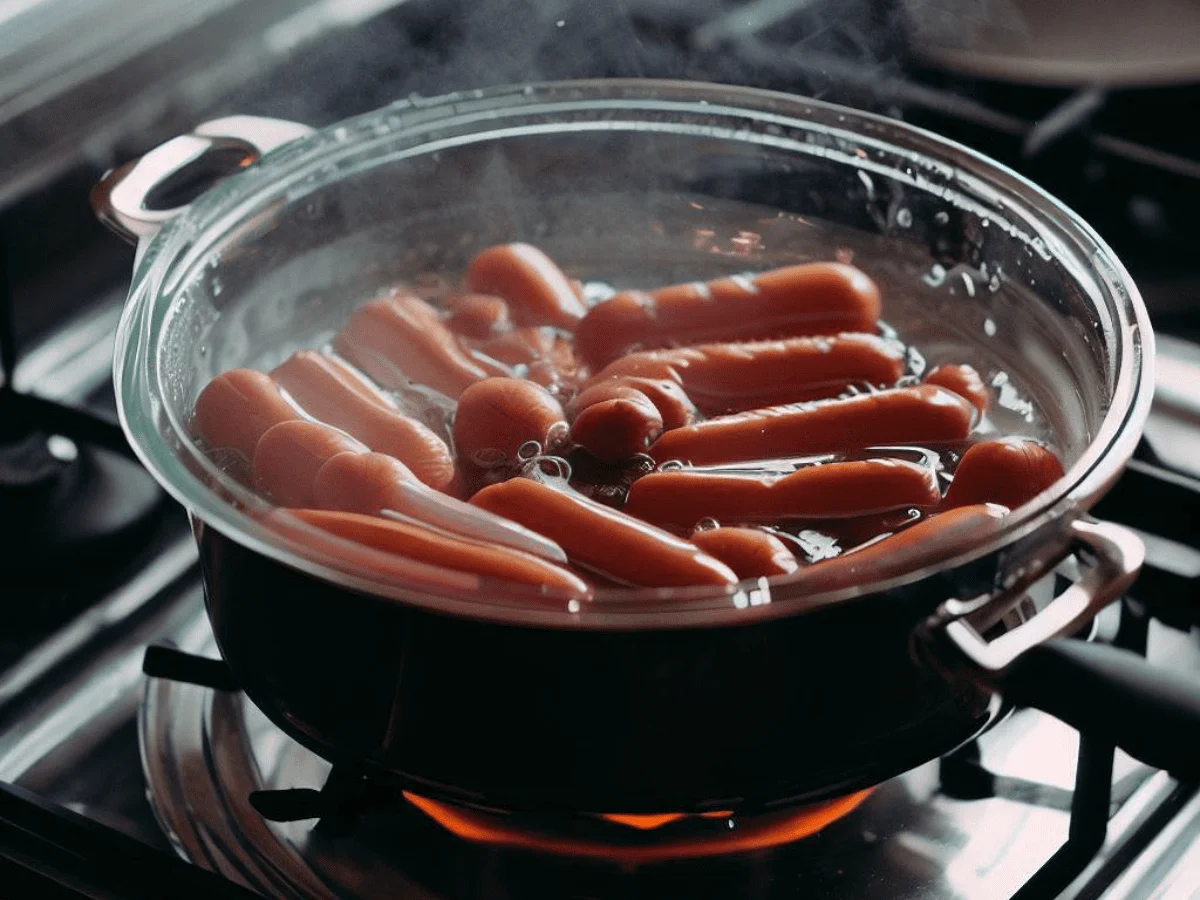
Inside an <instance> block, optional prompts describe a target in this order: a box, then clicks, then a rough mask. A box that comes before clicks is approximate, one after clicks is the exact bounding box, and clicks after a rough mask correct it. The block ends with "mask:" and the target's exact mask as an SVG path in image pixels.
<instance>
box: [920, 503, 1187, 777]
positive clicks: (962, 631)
mask: <svg viewBox="0 0 1200 900" xmlns="http://www.w3.org/2000/svg"><path fill="white" fill-rule="evenodd" d="M1071 528H1072V532H1073V537H1074V541H1075V544H1076V547H1077V549H1086V550H1088V551H1089V555H1090V556H1091V557H1093V558H1094V563H1092V564H1091V565H1090V566H1089V567H1088V569H1087V571H1086V572H1085V574H1084V575H1083V577H1082V578H1081V579H1080V580H1079V581H1078V582H1076V583H1075V584H1073V585H1071V586H1070V587H1068V588H1067V589H1066V590H1065V591H1063V593H1062V594H1060V595H1059V596H1058V597H1056V598H1055V599H1054V600H1053V601H1052V602H1051V603H1049V604H1048V605H1047V606H1046V608H1045V609H1043V610H1042V611H1041V612H1039V613H1038V614H1037V615H1036V616H1034V617H1033V618H1032V619H1030V620H1029V621H1028V622H1026V623H1024V624H1022V625H1020V626H1018V627H1017V628H1014V629H1013V630H1011V631H1009V632H1007V633H1005V634H1004V635H1002V636H1000V637H998V638H996V639H995V640H992V641H990V642H989V641H986V640H984V639H983V638H982V637H981V636H980V635H979V633H978V632H977V631H976V630H975V629H974V628H972V627H971V625H970V624H969V623H968V622H967V621H966V618H965V617H963V616H962V615H961V614H955V612H954V611H955V610H960V609H964V608H966V607H964V606H963V605H962V604H957V603H956V602H954V601H952V602H951V603H948V604H946V605H945V606H944V607H943V609H942V611H940V613H939V614H935V616H934V617H933V618H931V619H930V621H929V622H928V623H926V625H925V627H924V628H922V629H921V632H920V633H919V639H920V642H921V646H922V648H923V649H924V650H925V651H926V653H927V654H928V655H929V656H930V661H931V662H933V663H934V665H935V666H937V667H938V668H940V669H942V670H943V671H945V672H947V673H948V674H950V675H951V676H952V677H953V676H966V677H969V678H972V679H974V680H976V681H981V682H983V683H984V684H986V685H987V686H988V687H990V688H992V689H995V690H999V691H1000V692H1001V693H1002V694H1004V695H1005V697H1006V698H1007V699H1009V700H1011V701H1012V702H1014V703H1016V704H1018V705H1021V706H1031V707H1034V708H1036V709H1040V710H1042V711H1043V712H1047V713H1049V714H1050V715H1052V716H1054V717H1055V718H1058V719H1061V720H1062V721H1064V722H1066V723H1067V724H1068V725H1071V726H1072V727H1074V728H1076V729H1077V730H1079V731H1080V732H1083V733H1086V734H1089V735H1096V736H1097V737H1101V738H1104V739H1107V740H1110V741H1111V742H1112V743H1114V744H1115V745H1117V746H1118V747H1120V748H1121V749H1123V750H1125V752H1127V753H1129V754H1130V755H1131V756H1133V757H1135V758H1137V759H1139V760H1141V761H1142V762H1145V763H1147V764H1149V765H1151V766H1154V767H1155V768H1159V769H1165V770H1167V771H1168V772H1170V773H1171V774H1172V775H1174V776H1176V777H1178V778H1181V779H1183V780H1186V781H1196V780H1200V678H1197V677H1195V676H1194V675H1193V674H1191V673H1187V672H1176V671H1172V670H1169V669H1165V668H1161V667H1158V666H1152V665H1151V664H1150V663H1148V662H1147V661H1146V660H1145V659H1144V658H1142V657H1141V656H1138V655H1137V654H1136V653H1131V652H1129V651H1126V650H1120V649H1117V648H1115V647H1109V646H1103V645H1099V644H1090V643H1087V642H1084V641H1080V640H1075V639H1071V638H1064V637H1063V635H1069V634H1073V633H1076V632H1078V631H1079V629H1080V628H1082V627H1083V626H1084V625H1085V624H1086V623H1087V622H1089V621H1090V620H1091V619H1092V618H1093V617H1094V616H1095V615H1096V613H1098V612H1099V611H1100V610H1102V609H1103V608H1104V607H1106V606H1108V604H1110V603H1112V602H1113V601H1114V600H1117V599H1118V598H1119V597H1120V596H1121V595H1122V594H1123V593H1124V592H1125V591H1126V590H1127V589H1128V588H1129V586H1130V585H1131V584H1132V583H1133V581H1134V580H1135V579H1136V577H1137V574H1138V571H1139V570H1140V569H1141V565H1142V561H1143V558H1144V555H1145V548H1144V547H1143V546H1142V542H1141V540H1140V539H1139V538H1138V537H1137V535H1135V534H1134V533H1133V532H1131V531H1129V530H1128V529H1126V528H1123V527H1122V526H1120V525H1115V524H1113V523H1111V522H1096V521H1089V520H1078V521H1076V522H1074V523H1072V526H1071Z"/></svg>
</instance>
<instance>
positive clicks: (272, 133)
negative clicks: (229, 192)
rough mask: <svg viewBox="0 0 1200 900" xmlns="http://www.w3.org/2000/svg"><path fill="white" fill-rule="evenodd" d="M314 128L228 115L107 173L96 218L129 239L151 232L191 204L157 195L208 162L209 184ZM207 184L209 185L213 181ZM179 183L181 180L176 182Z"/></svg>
mask: <svg viewBox="0 0 1200 900" xmlns="http://www.w3.org/2000/svg"><path fill="white" fill-rule="evenodd" d="M312 133H313V129H312V128H310V127H308V126H307V125H301V124H299V123H298V122H288V121H286V120H283V119H269V118H263V117H260V116H226V117H225V118H221V119H213V120H212V121H210V122H205V123H204V124H202V125H200V126H198V127H197V128H196V129H195V130H194V131H192V133H191V134H183V135H179V136H178V137H174V138H171V140H169V141H167V142H166V143H163V144H160V145H159V146H157V147H155V148H154V149H153V150H151V151H150V152H149V153H147V154H145V155H144V156H140V157H138V158H137V159H134V160H131V161H129V162H127V163H125V164H124V165H122V166H118V167H117V168H115V169H112V170H110V171H108V172H106V173H105V174H104V176H103V177H102V178H101V179H100V180H99V181H98V182H97V183H96V184H95V186H94V187H93V188H92V190H91V193H90V195H89V200H90V201H91V204H92V210H93V211H94V212H95V214H96V217H97V218H98V219H99V220H100V221H101V222H103V223H104V224H105V225H106V226H108V228H109V229H110V230H112V231H113V232H115V233H116V234H117V235H118V236H119V237H121V238H123V239H124V240H126V241H128V242H129V243H131V244H136V243H137V242H138V241H139V240H142V239H143V238H147V237H150V236H151V235H153V234H154V233H155V232H156V231H158V229H160V228H161V227H162V226H163V225H165V224H166V223H167V222H168V221H170V220H171V219H173V218H174V217H175V216H177V215H179V214H180V213H181V212H183V210H184V209H186V208H187V204H186V203H184V204H182V205H177V206H173V207H169V208H155V207H156V204H155V202H154V201H155V200H156V197H157V196H158V195H161V194H163V193H165V192H166V191H168V190H169V189H170V188H171V187H172V185H173V183H175V182H180V181H183V180H185V179H187V180H188V181H189V182H190V181H191V179H190V178H188V170H194V169H197V168H198V167H199V166H200V165H201V164H204V165H206V166H207V168H206V169H205V170H204V171H203V173H196V177H197V178H199V177H200V174H203V175H204V176H205V177H206V178H208V179H209V180H210V182H211V184H215V183H216V182H217V181H220V180H221V179H222V178H225V177H228V176H229V175H232V174H234V173H235V172H238V171H241V170H242V169H244V168H246V167H247V166H251V165H253V164H254V163H256V162H258V160H259V159H261V158H262V157H263V156H265V155H266V154H268V153H270V152H271V151H272V150H274V149H276V148H277V147H282V146H283V145H284V144H289V143H291V142H292V141H294V140H297V139H299V138H302V137H306V136H307V135H310V134H312ZM211 184H209V185H208V186H211ZM177 186H178V185H177Z"/></svg>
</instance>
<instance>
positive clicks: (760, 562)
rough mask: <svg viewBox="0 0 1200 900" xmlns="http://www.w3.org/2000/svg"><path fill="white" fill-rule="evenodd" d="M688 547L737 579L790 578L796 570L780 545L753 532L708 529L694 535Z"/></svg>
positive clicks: (788, 552)
mask: <svg viewBox="0 0 1200 900" xmlns="http://www.w3.org/2000/svg"><path fill="white" fill-rule="evenodd" d="M692 543H693V544H695V545H696V546H697V547H699V548H700V549H701V550H703V551H704V552H705V553H708V554H711V555H712V556H715V557H716V558H717V559H719V560H720V561H721V562H723V563H725V565H727V566H729V568H731V569H733V571H734V573H735V574H736V575H737V577H738V578H760V577H768V578H769V577H770V576H772V575H790V574H791V573H792V572H795V571H796V570H797V569H798V568H800V564H799V563H798V562H796V557H794V556H792V553H791V551H790V550H788V548H787V546H786V545H785V544H784V543H783V541H781V540H780V539H779V538H777V537H775V535H773V534H767V532H765V531H759V530H758V529H757V528H709V529H707V530H705V531H696V532H694V533H693V534H692Z"/></svg>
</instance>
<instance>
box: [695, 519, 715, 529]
mask: <svg viewBox="0 0 1200 900" xmlns="http://www.w3.org/2000/svg"><path fill="white" fill-rule="evenodd" d="M720 527H721V523H720V522H718V521H717V520H716V519H713V518H708V519H701V520H700V521H699V522H697V523H696V529H695V530H696V531H714V530H716V529H717V528H720Z"/></svg>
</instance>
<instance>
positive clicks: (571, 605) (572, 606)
mask: <svg viewBox="0 0 1200 900" xmlns="http://www.w3.org/2000/svg"><path fill="white" fill-rule="evenodd" d="M581 609H583V606H582V605H580V603H579V601H578V600H568V601H567V612H569V613H577V612H579V611H580V610H581Z"/></svg>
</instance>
